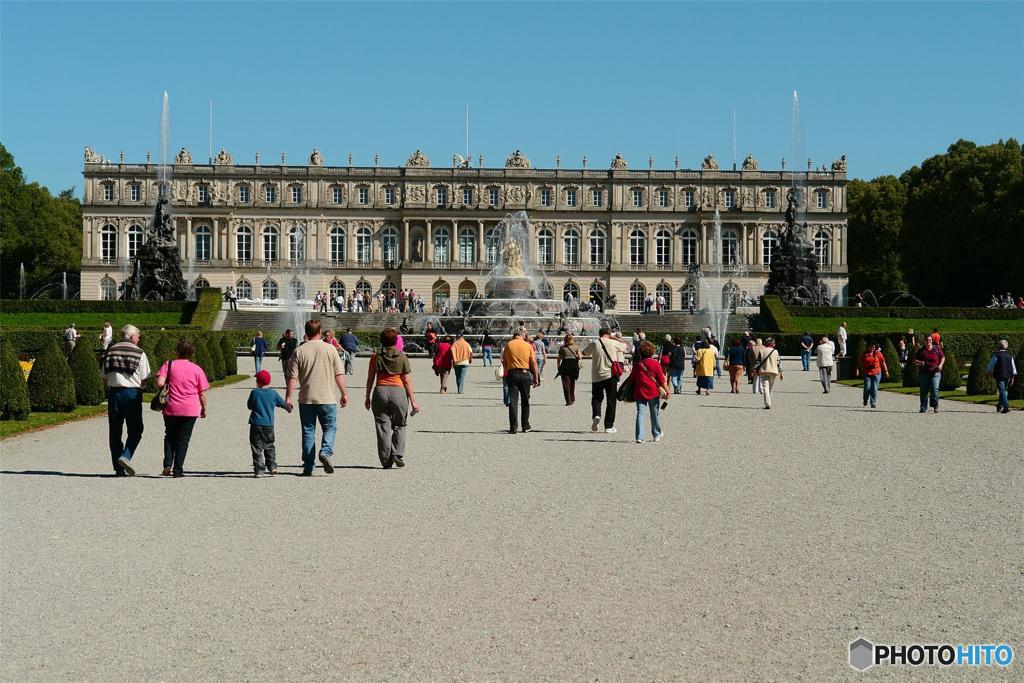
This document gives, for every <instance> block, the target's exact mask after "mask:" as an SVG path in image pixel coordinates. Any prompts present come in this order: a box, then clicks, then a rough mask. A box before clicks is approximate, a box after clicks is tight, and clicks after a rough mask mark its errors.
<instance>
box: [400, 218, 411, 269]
mask: <svg viewBox="0 0 1024 683" xmlns="http://www.w3.org/2000/svg"><path fill="white" fill-rule="evenodd" d="M401 258H402V260H404V261H405V262H406V263H409V262H410V261H411V260H412V254H411V253H410V252H409V219H408V218H403V219H402V256H401Z"/></svg>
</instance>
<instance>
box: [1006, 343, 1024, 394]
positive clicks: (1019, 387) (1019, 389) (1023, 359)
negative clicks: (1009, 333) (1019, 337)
mask: <svg viewBox="0 0 1024 683" xmlns="http://www.w3.org/2000/svg"><path fill="white" fill-rule="evenodd" d="M1010 348H1013V347H1010ZM1014 360H1015V362H1016V364H1017V379H1015V380H1014V381H1013V384H1012V385H1011V386H1010V390H1009V391H1008V392H1007V393H1008V394H1009V395H1010V398H1024V346H1021V347H1020V350H1019V351H1017V357H1016V358H1015V359H1014Z"/></svg>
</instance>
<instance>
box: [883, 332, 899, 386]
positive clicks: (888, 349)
mask: <svg viewBox="0 0 1024 683" xmlns="http://www.w3.org/2000/svg"><path fill="white" fill-rule="evenodd" d="M882 355H883V356H885V365H886V367H888V368H889V381H890V382H902V381H903V368H902V367H900V354H899V352H898V351H897V350H896V345H895V344H893V343H892V340H891V339H889V338H888V337H887V338H886V339H885V340H884V341H882Z"/></svg>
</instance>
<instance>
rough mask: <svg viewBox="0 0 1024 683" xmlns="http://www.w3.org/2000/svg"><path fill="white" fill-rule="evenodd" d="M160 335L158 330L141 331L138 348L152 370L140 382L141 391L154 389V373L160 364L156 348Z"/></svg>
mask: <svg viewBox="0 0 1024 683" xmlns="http://www.w3.org/2000/svg"><path fill="white" fill-rule="evenodd" d="M161 337H163V335H162V334H160V333H159V332H143V333H142V337H141V338H140V339H139V348H141V349H142V352H143V353H145V354H146V359H147V360H148V361H149V367H150V369H151V370H152V372H150V373H149V378H148V379H145V380H143V382H142V390H143V391H156V373H157V370H159V369H160V365H161V364H160V363H159V362H158V361H157V356H156V349H157V346H159V345H160V338H161Z"/></svg>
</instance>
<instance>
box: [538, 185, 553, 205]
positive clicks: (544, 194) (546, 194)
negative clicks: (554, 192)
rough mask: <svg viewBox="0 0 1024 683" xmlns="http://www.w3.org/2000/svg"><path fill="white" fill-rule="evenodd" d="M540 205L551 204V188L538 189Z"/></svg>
mask: <svg viewBox="0 0 1024 683" xmlns="http://www.w3.org/2000/svg"><path fill="white" fill-rule="evenodd" d="M540 205H541V206H551V190H547V189H542V190H541V191H540Z"/></svg>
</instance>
